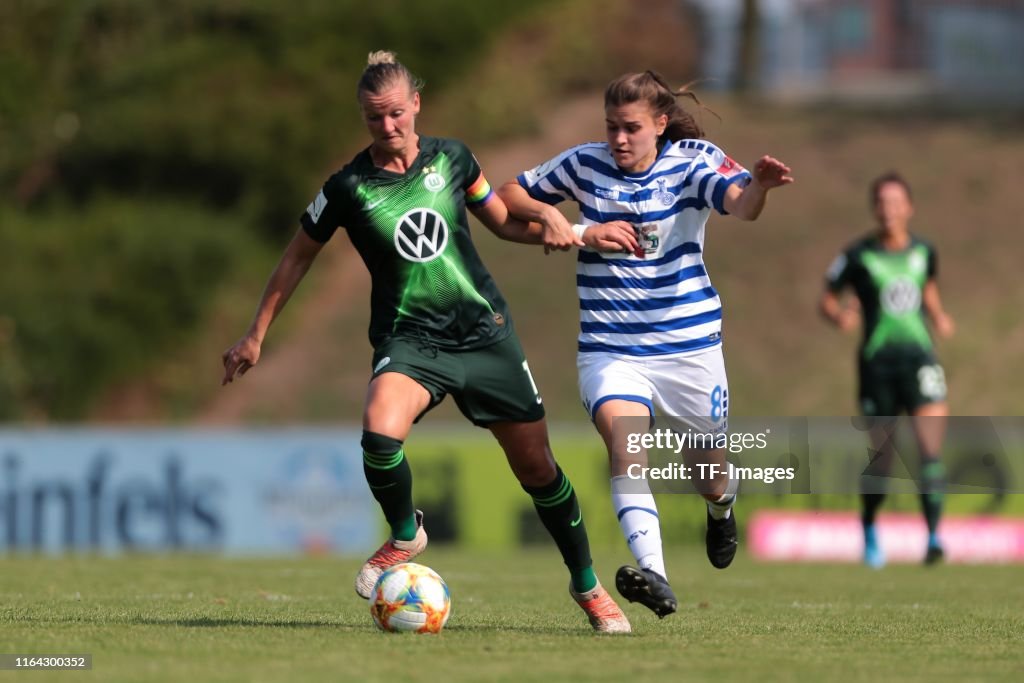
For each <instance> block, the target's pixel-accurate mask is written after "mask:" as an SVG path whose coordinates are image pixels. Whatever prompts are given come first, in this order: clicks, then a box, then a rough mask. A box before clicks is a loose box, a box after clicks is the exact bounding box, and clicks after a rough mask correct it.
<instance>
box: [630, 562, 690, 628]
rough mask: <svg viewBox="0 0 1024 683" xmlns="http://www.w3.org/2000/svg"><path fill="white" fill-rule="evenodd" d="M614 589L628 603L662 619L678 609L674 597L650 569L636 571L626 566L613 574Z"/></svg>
mask: <svg viewBox="0 0 1024 683" xmlns="http://www.w3.org/2000/svg"><path fill="white" fill-rule="evenodd" d="M615 587H616V588H617V589H619V594H621V595H622V597H624V598H626V599H627V600H629V601H630V602H639V603H640V604H641V605H643V606H644V607H646V608H647V609H649V610H651V611H652V612H654V613H655V614H657V615H658V618H659V619H664V618H665V617H667V616H668V615H670V614H672V613H673V612H675V611H676V609H677V608H678V607H679V603H678V602H677V601H676V595H675V593H673V592H672V588H671V586H669V585H668V581H667V580H666V579H665V577H663V576H662V575H661V574H659V573H657V572H655V571H651V570H650V569H637V568H636V567H630V566H628V565H626V566H623V567H619V571H617V572H615Z"/></svg>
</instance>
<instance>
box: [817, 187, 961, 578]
mask: <svg viewBox="0 0 1024 683" xmlns="http://www.w3.org/2000/svg"><path fill="white" fill-rule="evenodd" d="M870 198H871V204H872V208H873V209H874V213H875V218H876V219H877V220H878V227H877V229H876V230H874V231H872V232H871V233H869V234H868V235H866V236H865V237H862V238H860V239H859V240H857V241H856V242H854V243H853V244H851V245H850V246H849V247H847V248H846V250H845V251H843V253H842V254H840V255H839V256H838V257H836V259H835V261H833V263H832V266H831V267H830V268H829V270H828V274H827V276H826V280H825V291H824V293H823V294H822V297H821V302H820V310H821V313H822V315H823V316H824V317H825V318H826V319H827V320H829V321H830V322H831V323H832V324H834V325H835V326H836V327H838V328H839V329H841V330H843V331H844V332H847V331H852V330H855V329H856V328H857V327H858V326H860V324H861V319H863V331H864V336H863V341H862V344H861V347H860V354H859V357H858V368H859V383H860V389H859V399H860V409H861V412H862V413H863V414H864V415H865V416H869V417H874V416H879V417H881V416H895V415H898V414H900V413H903V412H905V413H907V414H908V415H911V416H913V417H914V418H922V419H914V420H913V424H914V433H915V437H916V439H917V445H918V449H919V451H920V455H921V505H922V508H923V511H924V517H925V521H926V523H927V525H928V548H927V551H926V553H925V558H924V560H925V562H926V563H927V564H932V563H935V562H938V561H939V560H941V559H942V555H943V552H942V544H941V542H940V540H939V535H938V525H939V516H940V514H941V511H942V490H943V481H944V473H943V466H942V462H941V460H940V457H939V455H940V450H941V448H942V439H943V436H944V432H945V422H946V416H948V415H949V408H948V406H947V404H946V377H945V374H944V372H943V370H942V366H941V365H939V362H938V360H937V359H936V357H935V350H934V344H933V342H932V337H931V335H930V334H929V332H928V327H927V324H926V322H925V317H924V315H923V314H927V316H928V318H930V319H931V322H932V326H933V328H934V330H935V333H936V334H937V335H938V336H940V337H948V336H950V335H952V334H953V319H952V318H951V317H950V316H949V315H948V314H947V313H946V311H945V310H944V309H943V307H942V300H941V299H940V297H939V286H938V284H937V283H936V279H935V278H936V274H937V265H936V256H935V249H934V247H932V246H931V245H930V244H928V243H927V242H925V241H923V240H921V239H920V238H918V237H917V236H915V235H913V234H912V233H910V232H909V230H908V225H909V223H910V218H911V217H912V216H913V215H914V206H913V203H912V201H911V192H910V185H909V184H908V183H907V181H906V180H904V179H903V177H902V176H900V175H899V174H896V173H887V174H885V175H882V176H880V177H878V178H876V179H875V181H874V182H873V183H872V184H871V190H870ZM846 288H851V289H852V290H853V292H854V294H855V295H856V299H857V301H858V302H859V304H860V305H859V307H858V306H856V305H844V303H843V301H842V300H841V299H840V294H841V293H842V291H843V290H844V289H846ZM892 432H893V423H892V422H891V421H887V422H884V423H880V424H878V425H875V426H874V428H873V429H872V430H871V439H872V448H873V451H874V452H875V453H876V454H877V457H879V458H882V460H881V461H880V462H879V463H878V465H880V466H881V468H882V469H879V467H878V466H876V467H874V468H873V471H876V473H880V472H881V471H882V470H883V469H884V468H886V467H887V466H888V464H889V461H890V460H891V458H892V455H893V453H892V448H891V445H892V444H891V441H892ZM875 481H880V480H878V479H875ZM884 498H885V493H884V492H881V491H878V490H874V491H865V492H863V493H862V504H863V516H862V522H863V525H864V561H865V563H866V564H868V565H869V566H872V567H875V568H879V567H882V566H884V564H885V555H884V554H883V552H882V548H881V545H880V544H879V541H878V536H877V533H876V531H875V515H876V513H877V511H878V508H879V506H880V505H881V504H882V500H883V499H884Z"/></svg>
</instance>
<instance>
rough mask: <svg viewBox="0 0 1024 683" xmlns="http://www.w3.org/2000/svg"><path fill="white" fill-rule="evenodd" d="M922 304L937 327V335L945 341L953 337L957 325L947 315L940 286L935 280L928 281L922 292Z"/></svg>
mask: <svg viewBox="0 0 1024 683" xmlns="http://www.w3.org/2000/svg"><path fill="white" fill-rule="evenodd" d="M921 303H922V305H923V306H924V310H925V313H927V314H928V317H929V318H930V319H931V321H932V325H933V326H934V327H935V334H937V335H938V336H940V337H942V338H944V339H945V338H946V337H952V336H953V332H955V331H956V325H955V324H954V323H953V318H952V316H950V315H949V314H948V313H946V309H944V308H943V307H942V297H940V296H939V285H938V283H937V282H935V280H928V282H926V283H925V284H924V289H923V290H922V291H921Z"/></svg>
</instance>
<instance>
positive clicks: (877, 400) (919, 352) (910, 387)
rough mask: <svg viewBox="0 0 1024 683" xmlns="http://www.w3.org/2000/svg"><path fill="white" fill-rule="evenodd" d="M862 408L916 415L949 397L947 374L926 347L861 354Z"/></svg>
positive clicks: (878, 412) (871, 411) (868, 412)
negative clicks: (870, 355)
mask: <svg viewBox="0 0 1024 683" xmlns="http://www.w3.org/2000/svg"><path fill="white" fill-rule="evenodd" d="M859 366H860V367H859V373H858V374H859V378H860V396H859V398H860V408H861V412H862V413H863V414H864V415H870V416H874V415H879V416H883V415H900V414H901V413H904V412H905V413H907V414H908V415H910V414H913V413H914V411H915V410H917V409H918V408H920V407H921V406H924V405H928V404H929V403H937V402H939V401H944V400H946V375H945V373H944V372H943V370H942V366H941V365H940V364H939V362H938V361H937V360H936V359H935V356H934V355H933V354H932V353H931V352H929V351H925V350H924V349H916V348H915V349H901V350H893V351H887V350H883V351H879V352H878V353H877V354H876V355H875V356H874V357H872V358H871V359H866V358H864V357H863V356H861V357H860V363H859Z"/></svg>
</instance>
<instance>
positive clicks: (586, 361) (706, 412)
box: [576, 344, 729, 431]
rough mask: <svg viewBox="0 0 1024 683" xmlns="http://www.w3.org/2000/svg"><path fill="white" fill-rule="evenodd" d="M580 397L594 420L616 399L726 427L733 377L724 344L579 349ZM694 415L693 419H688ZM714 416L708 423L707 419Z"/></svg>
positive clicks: (663, 413) (667, 414)
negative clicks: (649, 350) (626, 350)
mask: <svg viewBox="0 0 1024 683" xmlns="http://www.w3.org/2000/svg"><path fill="white" fill-rule="evenodd" d="M576 366H577V368H578V369H579V377H580V397H581V398H582V399H583V406H584V407H585V408H586V409H587V412H588V413H590V419H594V414H595V413H597V409H598V408H600V407H601V404H603V403H605V402H606V401H610V400H613V399H621V400H626V401H634V402H636V403H642V404H644V405H646V406H647V409H648V410H650V411H651V417H652V418H653V417H654V416H655V415H658V414H660V415H665V416H674V417H679V418H683V420H684V422H687V423H691V424H692V423H694V422H696V420H697V419H699V420H700V424H699V425H697V424H694V425H693V426H694V427H697V426H699V427H700V428H702V429H704V428H707V426H708V425H709V424H710V425H711V426H713V428H715V429H716V431H717V429H722V428H723V427H724V426H725V423H726V418H727V417H728V415H729V380H728V379H727V378H726V375H725V359H724V358H723V356H722V346H721V344H719V345H718V346H714V347H712V348H709V349H707V350H706V351H702V352H700V353H695V354H688V355H685V356H669V357H665V356H661V357H659V356H648V357H638V356H622V355H618V354H612V353H581V354H579V355H578V356H577V357H576ZM687 418H691V419H687ZM709 418H710V423H709V422H708V419H709Z"/></svg>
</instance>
